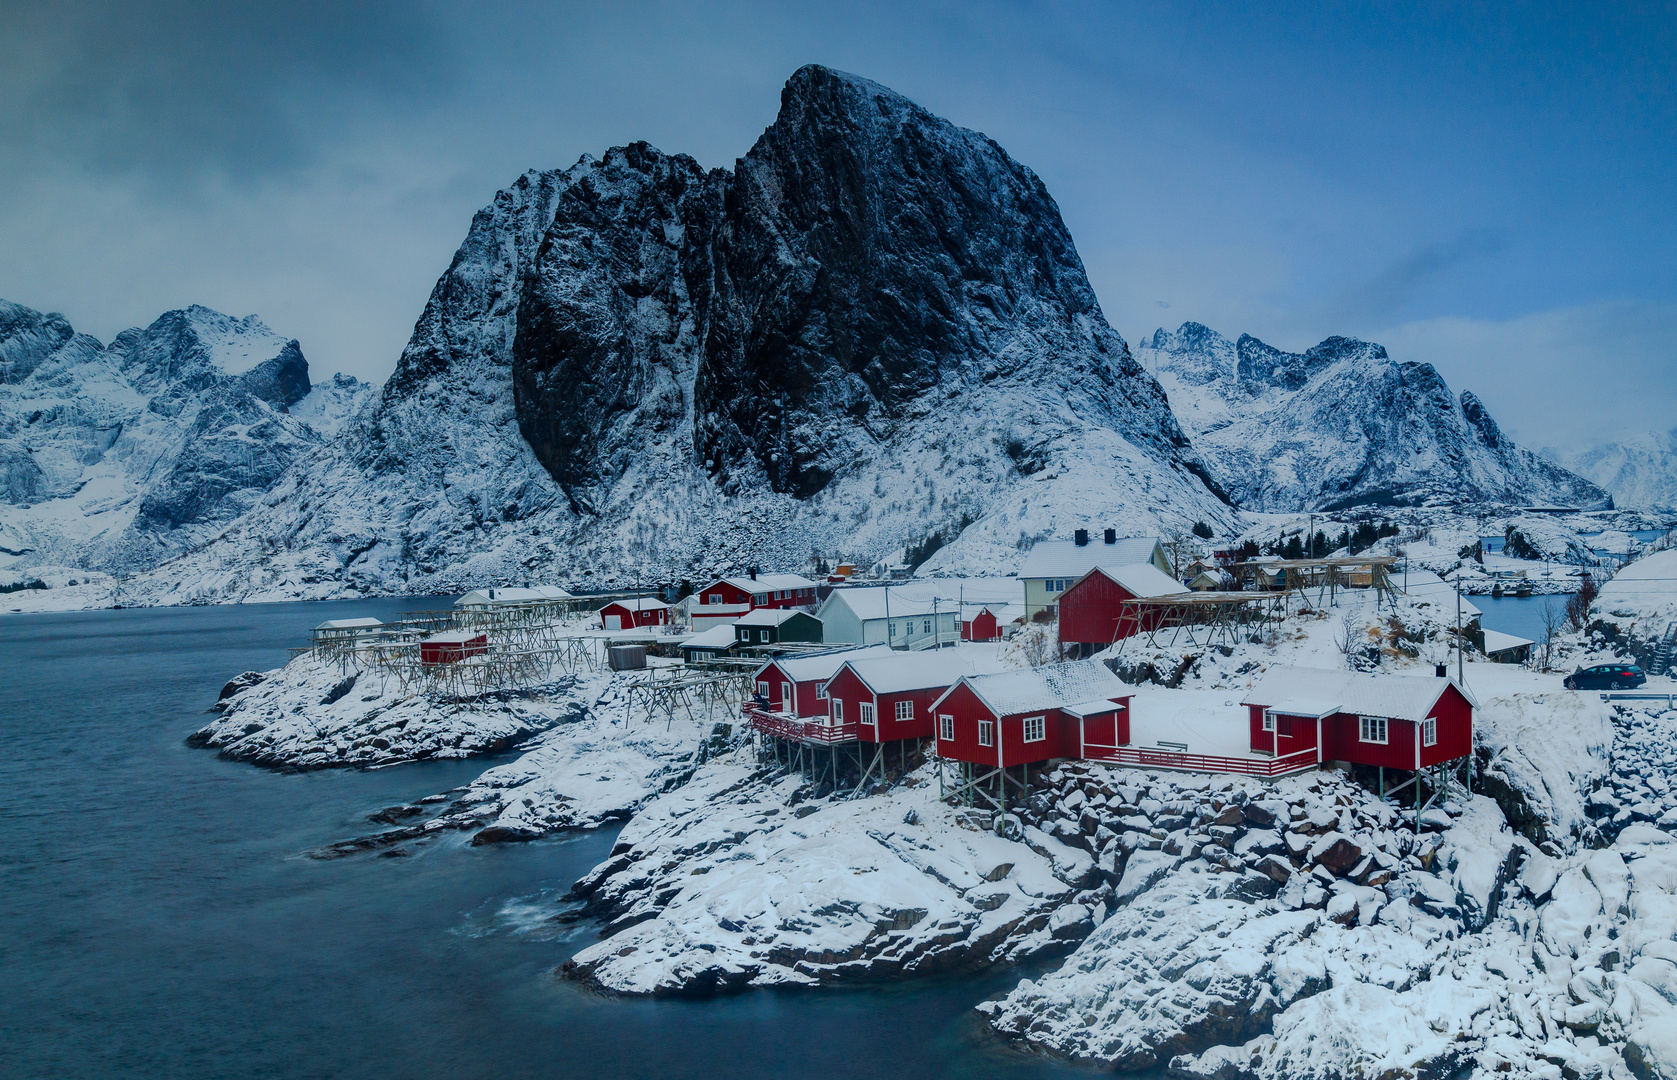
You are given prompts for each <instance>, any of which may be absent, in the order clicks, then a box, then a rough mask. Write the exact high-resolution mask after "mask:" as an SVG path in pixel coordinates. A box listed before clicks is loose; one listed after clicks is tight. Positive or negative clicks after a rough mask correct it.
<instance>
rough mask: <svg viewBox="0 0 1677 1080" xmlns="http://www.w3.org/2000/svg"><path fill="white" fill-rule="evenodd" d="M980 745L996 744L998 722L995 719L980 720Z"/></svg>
mask: <svg viewBox="0 0 1677 1080" xmlns="http://www.w3.org/2000/svg"><path fill="white" fill-rule="evenodd" d="M978 745H979V746H994V745H996V722H995V721H994V720H980V721H979V722H978Z"/></svg>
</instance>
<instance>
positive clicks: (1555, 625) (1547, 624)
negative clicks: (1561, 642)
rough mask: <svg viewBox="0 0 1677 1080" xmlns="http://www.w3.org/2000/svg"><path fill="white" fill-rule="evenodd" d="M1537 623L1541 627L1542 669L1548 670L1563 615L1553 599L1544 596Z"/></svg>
mask: <svg viewBox="0 0 1677 1080" xmlns="http://www.w3.org/2000/svg"><path fill="white" fill-rule="evenodd" d="M1537 618H1538V625H1540V626H1541V627H1543V640H1542V642H1541V644H1542V646H1543V670H1544V671H1548V670H1549V665H1550V661H1551V660H1552V659H1553V658H1554V652H1555V638H1556V637H1558V636H1559V635H1560V630H1561V626H1562V623H1563V616H1562V613H1561V609H1560V608H1559V607H1557V606H1556V605H1555V601H1554V600H1553V599H1551V598H1547V597H1545V598H1544V600H1543V606H1542V607H1541V608H1539V609H1538V611H1537Z"/></svg>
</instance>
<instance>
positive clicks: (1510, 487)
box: [1136, 322, 1612, 511]
mask: <svg viewBox="0 0 1677 1080" xmlns="http://www.w3.org/2000/svg"><path fill="white" fill-rule="evenodd" d="M1136 355H1137V357H1138V358H1139V359H1140V360H1141V362H1142V363H1143V364H1145V365H1146V366H1147V368H1148V370H1149V371H1151V372H1153V374H1154V375H1156V376H1157V377H1158V379H1159V381H1160V382H1161V383H1162V384H1163V385H1164V387H1165V390H1166V393H1167V394H1168V395H1169V397H1170V402H1171V406H1172V408H1173V409H1174V410H1175V412H1176V416H1177V418H1178V419H1179V420H1180V421H1181V423H1182V426H1183V428H1184V429H1185V430H1186V431H1187V433H1188V435H1189V436H1190V437H1191V438H1192V439H1193V443H1194V446H1195V448H1196V449H1198V450H1199V451H1200V453H1202V454H1203V455H1204V456H1205V459H1206V460H1207V461H1208V462H1209V463H1210V464H1211V466H1212V470H1213V472H1214V474H1215V476H1216V477H1217V479H1218V480H1219V481H1220V482H1221V483H1222V484H1223V486H1224V487H1225V489H1226V490H1227V491H1228V492H1229V494H1230V495H1231V496H1232V497H1233V499H1234V501H1235V503H1236V504H1237V505H1239V506H1240V507H1242V508H1243V509H1248V510H1266V511H1296V510H1338V509H1344V508H1347V507H1351V506H1361V505H1373V506H1426V505H1446V504H1454V503H1463V502H1498V503H1513V504H1528V505H1529V504H1548V505H1566V506H1577V507H1581V508H1589V509H1593V508H1603V507H1609V506H1611V505H1612V502H1611V497H1610V496H1609V495H1608V493H1607V492H1605V491H1603V490H1602V489H1601V488H1599V487H1597V486H1596V485H1595V484H1592V483H1591V482H1590V481H1589V480H1586V479H1584V478H1583V477H1580V476H1577V475H1574V474H1573V473H1570V472H1568V471H1567V470H1565V469H1563V468H1561V467H1559V466H1558V465H1555V464H1553V463H1552V462H1550V461H1547V460H1545V459H1544V458H1542V457H1539V456H1538V455H1537V454H1534V453H1532V452H1531V451H1530V450H1527V449H1525V448H1523V447H1521V446H1517V445H1516V444H1515V443H1514V442H1513V440H1511V439H1509V438H1508V436H1507V435H1505V434H1503V432H1502V430H1501V429H1500V428H1499V427H1498V426H1497V423H1496V421H1495V420H1494V419H1492V418H1491V415H1490V413H1489V412H1487V411H1486V409H1485V406H1484V404H1483V403H1482V402H1481V401H1480V400H1479V399H1478V398H1477V397H1475V396H1474V395H1473V394H1472V393H1471V392H1464V393H1463V394H1462V395H1461V397H1460V398H1459V399H1457V398H1456V397H1455V396H1454V395H1453V394H1452V393H1451V392H1450V388H1449V386H1447V385H1446V384H1445V382H1444V379H1443V377H1442V376H1440V375H1439V373H1438V372H1437V371H1436V370H1434V368H1433V367H1432V365H1430V364H1423V363H1415V362H1412V361H1400V360H1393V359H1392V358H1391V357H1389V356H1388V355H1387V354H1386V350H1385V349H1384V348H1382V347H1381V346H1379V345H1375V344H1373V343H1371V342H1366V341H1356V340H1354V339H1351V338H1343V337H1331V338H1328V339H1327V340H1326V341H1324V342H1322V343H1321V344H1320V345H1317V346H1315V347H1314V348H1311V349H1308V350H1306V351H1305V352H1302V353H1288V352H1283V351H1281V350H1279V349H1276V348H1273V347H1271V346H1269V345H1266V344H1264V343H1263V342H1262V341H1259V340H1258V339H1257V338H1255V337H1252V336H1250V335H1247V334H1243V335H1241V337H1240V339H1239V340H1238V341H1234V342H1231V341H1229V339H1227V338H1225V337H1223V336H1222V335H1221V334H1218V333H1217V332H1216V331H1214V330H1211V329H1210V328H1208V327H1205V326H1202V325H1200V324H1199V323H1192V322H1190V323H1184V324H1183V325H1182V326H1181V327H1180V328H1178V329H1177V330H1176V331H1175V332H1171V331H1168V330H1165V329H1162V328H1161V329H1160V330H1158V331H1157V332H1155V333H1154V334H1153V335H1152V336H1151V337H1150V338H1147V339H1146V340H1145V341H1143V342H1142V343H1141V345H1140V346H1139V347H1138V348H1137V350H1136Z"/></svg>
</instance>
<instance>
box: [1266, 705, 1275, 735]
mask: <svg viewBox="0 0 1677 1080" xmlns="http://www.w3.org/2000/svg"><path fill="white" fill-rule="evenodd" d="M1264 730H1265V731H1274V730H1275V714H1274V713H1273V712H1271V711H1270V710H1268V709H1265V710H1264Z"/></svg>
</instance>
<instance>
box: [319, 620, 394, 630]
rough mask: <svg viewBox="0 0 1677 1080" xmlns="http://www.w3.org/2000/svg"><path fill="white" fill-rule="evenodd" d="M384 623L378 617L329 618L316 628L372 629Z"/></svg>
mask: <svg viewBox="0 0 1677 1080" xmlns="http://www.w3.org/2000/svg"><path fill="white" fill-rule="evenodd" d="M383 625H384V624H383V623H381V622H379V621H378V620H377V619H327V620H326V621H325V622H323V623H321V624H320V625H319V626H317V627H315V629H316V630H370V629H371V628H373V627H375V626H383Z"/></svg>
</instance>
